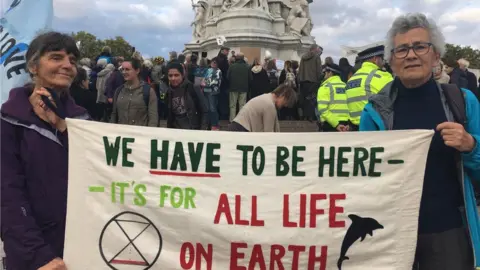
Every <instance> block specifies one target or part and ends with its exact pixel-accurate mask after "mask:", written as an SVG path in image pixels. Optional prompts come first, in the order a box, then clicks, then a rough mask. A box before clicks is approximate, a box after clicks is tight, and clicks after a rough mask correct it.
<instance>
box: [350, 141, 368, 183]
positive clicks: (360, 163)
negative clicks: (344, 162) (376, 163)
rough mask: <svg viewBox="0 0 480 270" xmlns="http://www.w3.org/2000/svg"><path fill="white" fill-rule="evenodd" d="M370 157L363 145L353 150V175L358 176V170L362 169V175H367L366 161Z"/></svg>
mask: <svg viewBox="0 0 480 270" xmlns="http://www.w3.org/2000/svg"><path fill="white" fill-rule="evenodd" d="M367 159H368V150H367V149H365V148H363V147H358V148H357V147H356V148H355V150H354V152H353V176H358V170H361V176H366V175H367V170H366V169H365V164H364V162H365V161H366V160H367Z"/></svg>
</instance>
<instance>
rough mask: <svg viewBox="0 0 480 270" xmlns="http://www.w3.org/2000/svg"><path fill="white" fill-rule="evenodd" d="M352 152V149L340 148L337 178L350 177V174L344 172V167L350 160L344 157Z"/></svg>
mask: <svg viewBox="0 0 480 270" xmlns="http://www.w3.org/2000/svg"><path fill="white" fill-rule="evenodd" d="M349 152H352V148H351V147H344V146H341V147H339V148H338V157H337V177H348V176H350V172H346V171H344V170H343V165H344V164H347V163H348V158H346V157H344V156H343V154H344V153H349Z"/></svg>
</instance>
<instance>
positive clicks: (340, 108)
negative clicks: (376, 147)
mask: <svg viewBox="0 0 480 270" xmlns="http://www.w3.org/2000/svg"><path fill="white" fill-rule="evenodd" d="M341 73H342V70H341V69H340V67H339V66H338V65H336V64H331V63H327V64H326V65H325V81H323V83H322V85H321V86H320V88H319V89H318V93H317V108H318V114H319V119H320V129H321V131H326V132H332V131H340V132H343V131H348V130H349V124H348V120H349V117H350V114H349V110H348V105H347V95H346V94H345V88H346V84H345V83H344V82H343V81H342V79H341V78H340V74H341Z"/></svg>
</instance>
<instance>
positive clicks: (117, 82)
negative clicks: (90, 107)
mask: <svg viewBox="0 0 480 270" xmlns="http://www.w3.org/2000/svg"><path fill="white" fill-rule="evenodd" d="M123 61H124V60H123V58H120V57H115V58H114V59H113V61H112V63H113V65H114V66H115V70H114V71H113V72H112V74H111V75H110V77H108V79H107V84H106V86H105V95H106V96H107V102H108V103H107V106H106V110H105V117H104V119H103V122H106V123H108V122H110V116H111V114H112V109H113V97H114V96H115V91H116V90H117V89H118V88H119V87H120V86H122V85H123V84H124V83H125V78H124V77H123V75H122V72H121V71H120V67H121V66H122V63H123Z"/></svg>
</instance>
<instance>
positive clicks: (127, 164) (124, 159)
mask: <svg viewBox="0 0 480 270" xmlns="http://www.w3.org/2000/svg"><path fill="white" fill-rule="evenodd" d="M133 142H135V138H122V167H128V168H133V165H135V164H134V163H133V162H132V161H129V160H128V155H130V154H131V153H132V149H131V148H128V144H129V143H133Z"/></svg>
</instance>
